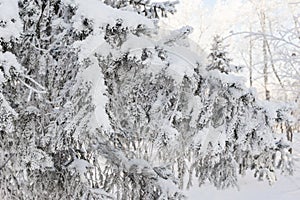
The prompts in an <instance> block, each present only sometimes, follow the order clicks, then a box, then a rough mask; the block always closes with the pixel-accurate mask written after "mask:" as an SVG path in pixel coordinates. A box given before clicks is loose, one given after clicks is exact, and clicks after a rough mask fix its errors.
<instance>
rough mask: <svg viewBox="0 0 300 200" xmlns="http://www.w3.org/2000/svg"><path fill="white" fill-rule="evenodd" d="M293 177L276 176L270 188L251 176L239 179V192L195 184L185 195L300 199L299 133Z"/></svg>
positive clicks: (208, 199)
mask: <svg viewBox="0 0 300 200" xmlns="http://www.w3.org/2000/svg"><path fill="white" fill-rule="evenodd" d="M293 147H294V148H293V155H294V165H295V166H294V167H295V172H294V175H293V176H283V175H278V181H277V182H276V183H275V184H273V185H272V186H270V185H269V184H268V182H267V181H263V182H260V181H257V180H256V179H254V178H253V176H252V174H250V173H249V174H247V175H246V176H245V177H242V178H240V180H239V181H240V184H239V185H240V190H239V191H238V190H237V189H232V188H230V189H227V190H217V189H216V188H214V187H213V186H211V185H204V186H202V187H201V188H198V187H197V186H196V184H195V186H194V187H193V188H191V189H190V190H189V191H188V192H187V193H186V194H187V196H188V199H189V200H265V199H270V200H298V199H300V133H298V134H294V142H293Z"/></svg>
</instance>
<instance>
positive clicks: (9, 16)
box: [0, 0, 22, 41]
mask: <svg viewBox="0 0 300 200" xmlns="http://www.w3.org/2000/svg"><path fill="white" fill-rule="evenodd" d="M18 10H19V9H18V0H0V23H5V24H6V25H5V26H4V27H2V26H0V37H2V38H3V39H4V40H5V41H9V40H10V39H11V37H15V38H17V37H18V36H19V35H20V32H21V31H22V23H21V20H20V19H19V18H18V17H17V18H16V16H19V13H18Z"/></svg>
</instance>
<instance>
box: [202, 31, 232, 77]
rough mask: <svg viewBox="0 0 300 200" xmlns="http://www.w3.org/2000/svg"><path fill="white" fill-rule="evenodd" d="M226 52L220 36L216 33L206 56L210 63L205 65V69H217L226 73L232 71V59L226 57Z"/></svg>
mask: <svg viewBox="0 0 300 200" xmlns="http://www.w3.org/2000/svg"><path fill="white" fill-rule="evenodd" d="M227 54H228V52H227V51H226V46H224V45H223V41H222V38H221V37H220V36H219V35H216V36H215V37H214V40H213V43H212V48H211V52H210V54H209V56H208V58H209V59H210V62H211V63H210V64H209V65H208V66H207V70H213V69H217V70H219V71H221V72H223V73H226V74H228V72H231V71H233V69H234V67H233V66H232V65H231V64H230V62H231V61H232V59H230V58H228V55H227Z"/></svg>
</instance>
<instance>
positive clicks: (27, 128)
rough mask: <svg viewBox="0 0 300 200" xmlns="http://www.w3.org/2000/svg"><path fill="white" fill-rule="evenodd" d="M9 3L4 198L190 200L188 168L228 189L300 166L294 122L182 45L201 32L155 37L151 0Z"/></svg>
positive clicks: (4, 42) (2, 61) (3, 62)
mask: <svg viewBox="0 0 300 200" xmlns="http://www.w3.org/2000/svg"><path fill="white" fill-rule="evenodd" d="M0 2H1V4H0V6H1V7H0V8H1V11H2V10H11V9H13V10H14V11H16V10H18V12H19V14H18V13H17V12H15V14H14V15H13V16H11V15H7V16H6V18H3V19H4V20H3V21H5V23H6V24H8V25H5V23H4V25H3V26H1V29H0V31H1V32H0V34H1V54H0V67H1V68H0V69H1V73H0V78H1V82H0V83H1V86H2V87H1V91H0V92H1V95H2V96H3V97H2V96H0V97H1V99H3V100H1V116H3V117H1V124H0V128H1V143H0V145H1V146H0V148H1V160H0V162H1V163H0V164H1V165H0V167H1V168H0V170H1V171H0V181H1V184H0V185H1V186H0V188H1V191H0V192H1V197H3V198H4V199H11V198H17V199H18V198H19V199H34V198H36V199H49V198H51V199H77V198H83V199H108V198H115V199H168V198H169V199H180V198H182V195H181V193H180V189H182V188H183V187H185V185H186V182H185V180H186V179H185V177H186V175H187V174H188V173H189V175H190V177H191V179H192V177H193V176H194V174H195V175H196V176H197V177H198V180H199V183H200V184H201V183H203V182H204V181H206V180H209V181H210V182H211V183H213V184H215V185H216V186H217V187H219V188H224V187H227V186H230V185H235V184H236V176H237V174H238V173H243V172H245V170H246V169H249V168H252V169H255V170H256V171H257V172H258V173H257V174H259V176H260V177H261V178H263V177H264V176H265V175H267V177H268V178H269V180H271V181H272V180H273V179H272V177H273V176H272V175H273V173H274V172H275V171H274V169H275V168H276V167H279V168H281V169H283V170H287V169H288V170H289V169H291V168H290V165H289V164H290V163H289V161H290V160H289V158H290V157H289V155H288V154H287V149H286V148H287V145H285V143H284V141H283V140H281V141H280V142H279V140H278V141H276V140H274V135H273V132H272V126H273V125H274V123H275V122H276V120H277V121H278V120H285V118H283V117H282V116H284V115H282V114H280V113H279V110H276V109H270V108H269V107H268V109H266V107H265V106H264V105H262V103H260V102H259V101H258V100H257V99H256V97H255V95H254V94H253V92H251V91H250V90H248V89H247V88H245V87H244V86H243V83H241V82H240V81H238V80H236V79H234V77H233V76H231V75H226V74H222V73H219V72H217V71H214V70H212V71H209V72H208V71H207V70H206V69H205V67H204V66H203V65H202V64H201V62H200V60H199V57H198V56H196V55H191V54H190V53H188V52H189V51H188V48H186V47H182V46H181V44H183V43H182V42H181V41H178V40H182V39H185V37H186V35H187V34H188V33H189V32H190V28H188V27H186V28H183V29H181V30H180V31H175V32H174V34H176V35H171V36H170V37H168V38H166V39H162V40H158V41H156V40H154V39H153V37H156V35H155V32H156V29H157V28H158V27H157V26H156V25H155V21H153V20H151V19H152V18H153V16H154V17H157V16H158V15H155V14H145V12H141V10H139V9H132V5H136V4H135V3H133V2H136V3H137V2H143V1H120V2H122V4H120V6H116V5H113V4H112V3H113V2H119V1H104V3H107V4H108V5H109V6H107V5H105V4H104V3H102V2H101V1H98V0H85V1H81V0H49V1H43V0H36V1H27V0H22V1H19V3H18V4H17V1H16V0H14V1H10V3H9V4H8V3H7V2H8V1H6V0H2V1H0ZM144 3H145V8H151V7H152V6H151V5H153V4H150V3H148V2H147V1H145V2H144ZM3 5H5V6H6V7H2V6H3ZM124 5H125V6H124ZM157 5H158V4H157ZM160 5H168V3H166V4H160ZM169 5H170V7H164V10H165V11H170V12H171V11H172V12H173V11H174V7H173V6H174V4H169ZM11 6H13V8H11ZM111 6H112V7H114V8H112V7H111ZM132 10H133V12H132ZM142 11H143V10H142ZM148 11H149V12H154V13H155V12H157V11H154V10H152V11H151V9H148ZM148 11H147V12H148ZM1 13H4V12H1ZM138 13H139V14H138ZM163 16H164V15H163ZM1 17H2V16H1ZM1 20H2V19H1ZM13 24H15V25H13ZM12 27H15V28H16V31H14V29H12ZM7 33H10V35H9V36H7V35H8V34H7ZM16 33H19V34H16ZM170 38H171V39H170ZM93 50H94V51H93ZM94 53H95V54H94ZM1 75H2V76H1ZM277 111H278V112H277ZM249 122H252V123H249ZM278 156H279V157H278ZM275 157H276V160H275ZM274 161H276V162H274ZM191 179H190V181H189V182H188V183H187V184H188V185H191V184H192V181H191Z"/></svg>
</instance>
